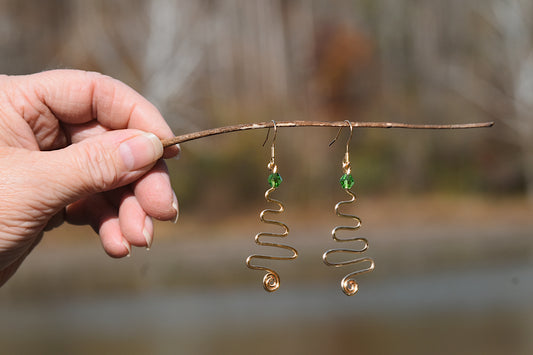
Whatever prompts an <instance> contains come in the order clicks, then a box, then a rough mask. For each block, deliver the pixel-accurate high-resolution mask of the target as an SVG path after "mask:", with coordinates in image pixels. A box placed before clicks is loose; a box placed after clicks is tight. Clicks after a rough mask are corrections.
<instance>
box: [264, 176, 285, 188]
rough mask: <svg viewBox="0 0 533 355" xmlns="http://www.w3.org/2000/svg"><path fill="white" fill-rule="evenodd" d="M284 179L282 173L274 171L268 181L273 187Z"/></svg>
mask: <svg viewBox="0 0 533 355" xmlns="http://www.w3.org/2000/svg"><path fill="white" fill-rule="evenodd" d="M282 181H283V179H282V178H281V175H280V174H278V173H272V174H270V175H269V176H268V183H269V184H270V186H272V187H278V186H279V185H280V184H281V182H282Z"/></svg>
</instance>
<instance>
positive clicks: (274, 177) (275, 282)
mask: <svg viewBox="0 0 533 355" xmlns="http://www.w3.org/2000/svg"><path fill="white" fill-rule="evenodd" d="M272 122H273V126H274V137H273V138H272V146H271V148H270V151H271V157H270V162H269V163H268V165H267V167H268V169H269V170H270V175H269V176H268V179H267V180H268V184H269V185H270V188H269V189H268V190H267V191H266V192H265V200H266V201H267V202H268V203H271V202H272V203H275V204H276V205H278V209H264V210H263V211H261V214H260V215H259V217H260V219H261V222H263V223H267V224H274V225H276V226H280V227H281V228H282V229H283V232H280V233H272V232H261V233H258V234H256V236H255V243H256V244H257V245H259V246H267V247H274V248H281V249H285V250H288V251H290V252H291V255H290V256H273V255H259V254H253V255H250V256H249V257H248V258H247V259H246V266H248V268H250V269H253V270H264V271H266V274H265V276H264V277H263V287H264V289H265V290H266V291H268V292H274V291H276V290H277V289H278V288H279V286H280V278H279V274H278V273H277V272H275V271H274V270H272V269H271V268H269V267H266V266H260V265H254V264H252V260H253V259H264V260H293V259H296V258H297V257H298V252H297V251H296V249H294V248H293V247H290V246H288V245H284V244H279V243H274V242H265V241H262V240H261V239H262V237H276V238H284V237H286V236H287V235H288V234H289V227H287V225H286V224H285V223H282V222H279V221H275V220H271V219H267V218H265V215H266V214H267V213H281V212H283V211H284V210H285V209H284V207H283V204H282V203H281V202H280V201H278V200H275V199H273V198H271V197H270V194H271V193H272V192H274V191H275V190H276V189H277V188H278V186H279V185H280V184H281V182H282V181H283V179H282V178H281V175H280V174H279V173H278V167H277V165H276V145H275V143H276V136H277V133H278V127H277V125H276V122H275V121H274V120H272ZM269 134H270V128H269V129H268V132H267V136H266V138H265V142H264V143H263V145H265V143H266V142H267V140H268V136H269Z"/></svg>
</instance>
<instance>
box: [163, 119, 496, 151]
mask: <svg viewBox="0 0 533 355" xmlns="http://www.w3.org/2000/svg"><path fill="white" fill-rule="evenodd" d="M273 125H274V124H273V123H272V121H268V122H258V123H243V124H238V125H233V126H226V127H219V128H212V129H208V130H205V131H199V132H193V133H187V134H183V135H181V136H176V137H174V138H168V139H162V140H161V143H163V147H168V146H171V145H174V144H178V143H183V142H188V141H192V140H195V139H199V138H204V137H209V136H214V135H217V134H223V133H229V132H237V131H246V130H249V129H262V128H269V127H273ZM276 125H277V126H278V127H342V126H347V125H348V123H347V122H346V121H337V122H320V121H281V122H276ZM493 125H494V122H482V123H461V124H441V125H434V124H409V123H397V122H352V126H353V127H354V128H356V127H359V128H361V127H363V128H407V129H467V128H483V127H492V126H493Z"/></svg>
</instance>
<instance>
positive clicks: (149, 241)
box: [143, 216, 153, 250]
mask: <svg viewBox="0 0 533 355" xmlns="http://www.w3.org/2000/svg"><path fill="white" fill-rule="evenodd" d="M151 224H152V219H151V218H150V216H146V218H145V219H144V228H143V235H144V239H146V250H150V248H151V247H152V241H153V236H152V234H151V233H150V231H149V229H153V228H148V226H149V225H151Z"/></svg>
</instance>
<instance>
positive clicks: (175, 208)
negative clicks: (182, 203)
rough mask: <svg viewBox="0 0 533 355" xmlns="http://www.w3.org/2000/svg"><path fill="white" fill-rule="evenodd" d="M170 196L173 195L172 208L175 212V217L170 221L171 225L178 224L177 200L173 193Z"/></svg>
mask: <svg viewBox="0 0 533 355" xmlns="http://www.w3.org/2000/svg"><path fill="white" fill-rule="evenodd" d="M172 194H173V195H174V198H173V199H172V208H173V209H174V211H176V216H175V217H174V219H173V220H172V223H174V224H176V223H177V222H178V217H179V216H180V210H179V207H178V198H177V197H176V194H175V193H174V192H172Z"/></svg>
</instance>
